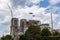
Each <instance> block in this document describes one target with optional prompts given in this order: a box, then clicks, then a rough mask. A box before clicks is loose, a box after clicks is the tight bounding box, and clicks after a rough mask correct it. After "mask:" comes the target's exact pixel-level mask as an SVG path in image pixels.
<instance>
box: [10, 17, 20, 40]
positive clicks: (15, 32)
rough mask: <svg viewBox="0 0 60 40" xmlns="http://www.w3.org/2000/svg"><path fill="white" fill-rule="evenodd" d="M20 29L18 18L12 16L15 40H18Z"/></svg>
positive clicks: (12, 32) (12, 30)
mask: <svg viewBox="0 0 60 40" xmlns="http://www.w3.org/2000/svg"><path fill="white" fill-rule="evenodd" d="M18 31H19V30H18V18H12V20H11V32H10V34H11V36H12V38H13V39H14V40H18Z"/></svg>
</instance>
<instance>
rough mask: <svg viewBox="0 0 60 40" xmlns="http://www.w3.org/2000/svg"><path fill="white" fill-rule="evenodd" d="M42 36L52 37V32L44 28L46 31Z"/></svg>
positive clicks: (42, 32)
mask: <svg viewBox="0 0 60 40" xmlns="http://www.w3.org/2000/svg"><path fill="white" fill-rule="evenodd" d="M41 36H51V32H50V31H49V29H48V28H44V29H43V30H42V31H41Z"/></svg>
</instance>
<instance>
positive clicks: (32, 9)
mask: <svg viewBox="0 0 60 40" xmlns="http://www.w3.org/2000/svg"><path fill="white" fill-rule="evenodd" d="M8 5H9V6H10V8H11V9H12V11H13V17H16V18H19V20H20V19H23V18H24V19H27V20H31V19H34V20H39V21H41V23H42V24H45V23H49V24H50V25H51V15H50V14H51V13H52V15H53V25H54V27H53V28H54V29H60V0H0V37H1V36H3V34H4V35H7V34H10V25H11V11H10V9H9V7H8ZM29 13H33V14H32V15H35V17H33V16H32V15H31V14H29ZM50 27H51V26H50Z"/></svg>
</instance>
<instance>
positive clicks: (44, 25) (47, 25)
mask: <svg viewBox="0 0 60 40" xmlns="http://www.w3.org/2000/svg"><path fill="white" fill-rule="evenodd" d="M40 28H41V30H42V29H44V28H48V29H50V27H49V24H41V25H40Z"/></svg>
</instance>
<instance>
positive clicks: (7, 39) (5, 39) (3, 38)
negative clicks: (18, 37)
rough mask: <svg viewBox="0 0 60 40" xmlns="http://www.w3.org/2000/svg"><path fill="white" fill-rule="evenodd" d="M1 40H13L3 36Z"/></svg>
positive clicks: (8, 36)
mask: <svg viewBox="0 0 60 40" xmlns="http://www.w3.org/2000/svg"><path fill="white" fill-rule="evenodd" d="M1 40H13V39H12V37H11V36H10V35H6V36H3V37H2V38H1Z"/></svg>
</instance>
